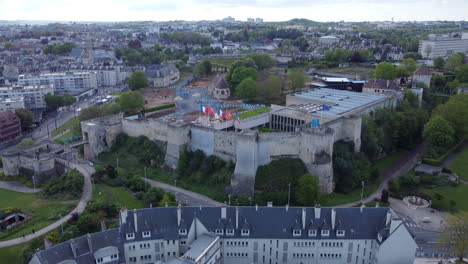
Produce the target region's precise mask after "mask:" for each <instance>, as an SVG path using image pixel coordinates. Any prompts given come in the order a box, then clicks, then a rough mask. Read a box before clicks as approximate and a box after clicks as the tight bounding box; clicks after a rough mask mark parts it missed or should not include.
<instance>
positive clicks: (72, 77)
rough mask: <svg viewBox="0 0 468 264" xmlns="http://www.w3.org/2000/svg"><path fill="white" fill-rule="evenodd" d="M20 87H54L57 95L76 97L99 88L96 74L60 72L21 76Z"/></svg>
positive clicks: (19, 79)
mask: <svg viewBox="0 0 468 264" xmlns="http://www.w3.org/2000/svg"><path fill="white" fill-rule="evenodd" d="M18 84H19V85H20V86H29V85H53V86H54V88H55V93H58V94H63V93H65V92H68V93H70V94H73V95H76V94H81V93H83V92H86V91H88V90H90V89H96V88H97V78H96V73H95V72H58V73H42V74H39V75H20V76H19V78H18Z"/></svg>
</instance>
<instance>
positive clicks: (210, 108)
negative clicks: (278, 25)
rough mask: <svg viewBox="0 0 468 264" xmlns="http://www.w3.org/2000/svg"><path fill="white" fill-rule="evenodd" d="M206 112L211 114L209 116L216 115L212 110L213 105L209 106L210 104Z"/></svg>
mask: <svg viewBox="0 0 468 264" xmlns="http://www.w3.org/2000/svg"><path fill="white" fill-rule="evenodd" d="M206 113H207V114H209V115H211V116H213V117H215V116H216V115H215V112H214V110H213V107H211V105H210V106H208V108H207V109H206Z"/></svg>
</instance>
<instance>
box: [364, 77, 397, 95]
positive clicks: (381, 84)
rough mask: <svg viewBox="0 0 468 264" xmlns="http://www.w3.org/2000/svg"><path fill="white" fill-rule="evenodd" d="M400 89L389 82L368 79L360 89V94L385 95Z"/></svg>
mask: <svg viewBox="0 0 468 264" xmlns="http://www.w3.org/2000/svg"><path fill="white" fill-rule="evenodd" d="M401 90H402V89H400V87H399V86H398V85H397V84H396V83H394V82H393V81H391V80H382V79H370V80H367V82H366V83H365V84H364V86H363V87H362V92H363V93H367V94H385V93H394V92H399V91H401Z"/></svg>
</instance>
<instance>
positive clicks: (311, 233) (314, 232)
mask: <svg viewBox="0 0 468 264" xmlns="http://www.w3.org/2000/svg"><path fill="white" fill-rule="evenodd" d="M316 235H317V230H309V236H316Z"/></svg>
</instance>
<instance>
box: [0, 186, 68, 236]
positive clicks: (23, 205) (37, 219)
mask: <svg viewBox="0 0 468 264" xmlns="http://www.w3.org/2000/svg"><path fill="white" fill-rule="evenodd" d="M0 201H1V205H0V206H1V208H8V207H11V208H19V209H21V210H23V211H24V212H25V213H26V214H27V215H29V216H30V217H31V218H30V219H29V220H27V222H26V223H23V224H21V225H19V226H17V227H15V228H13V229H11V230H10V231H8V232H7V233H0V240H2V241H3V240H9V239H12V238H17V237H21V236H22V235H23V233H25V234H28V233H31V232H32V229H34V230H39V229H41V228H43V227H45V226H47V225H49V224H50V223H52V222H54V221H55V220H57V219H58V218H59V214H61V215H62V216H64V215H66V214H67V213H68V212H69V211H70V210H71V209H73V207H74V206H75V203H68V202H63V201H57V200H49V199H44V198H41V197H40V196H38V195H37V194H26V193H19V192H13V191H10V190H5V189H0Z"/></svg>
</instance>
